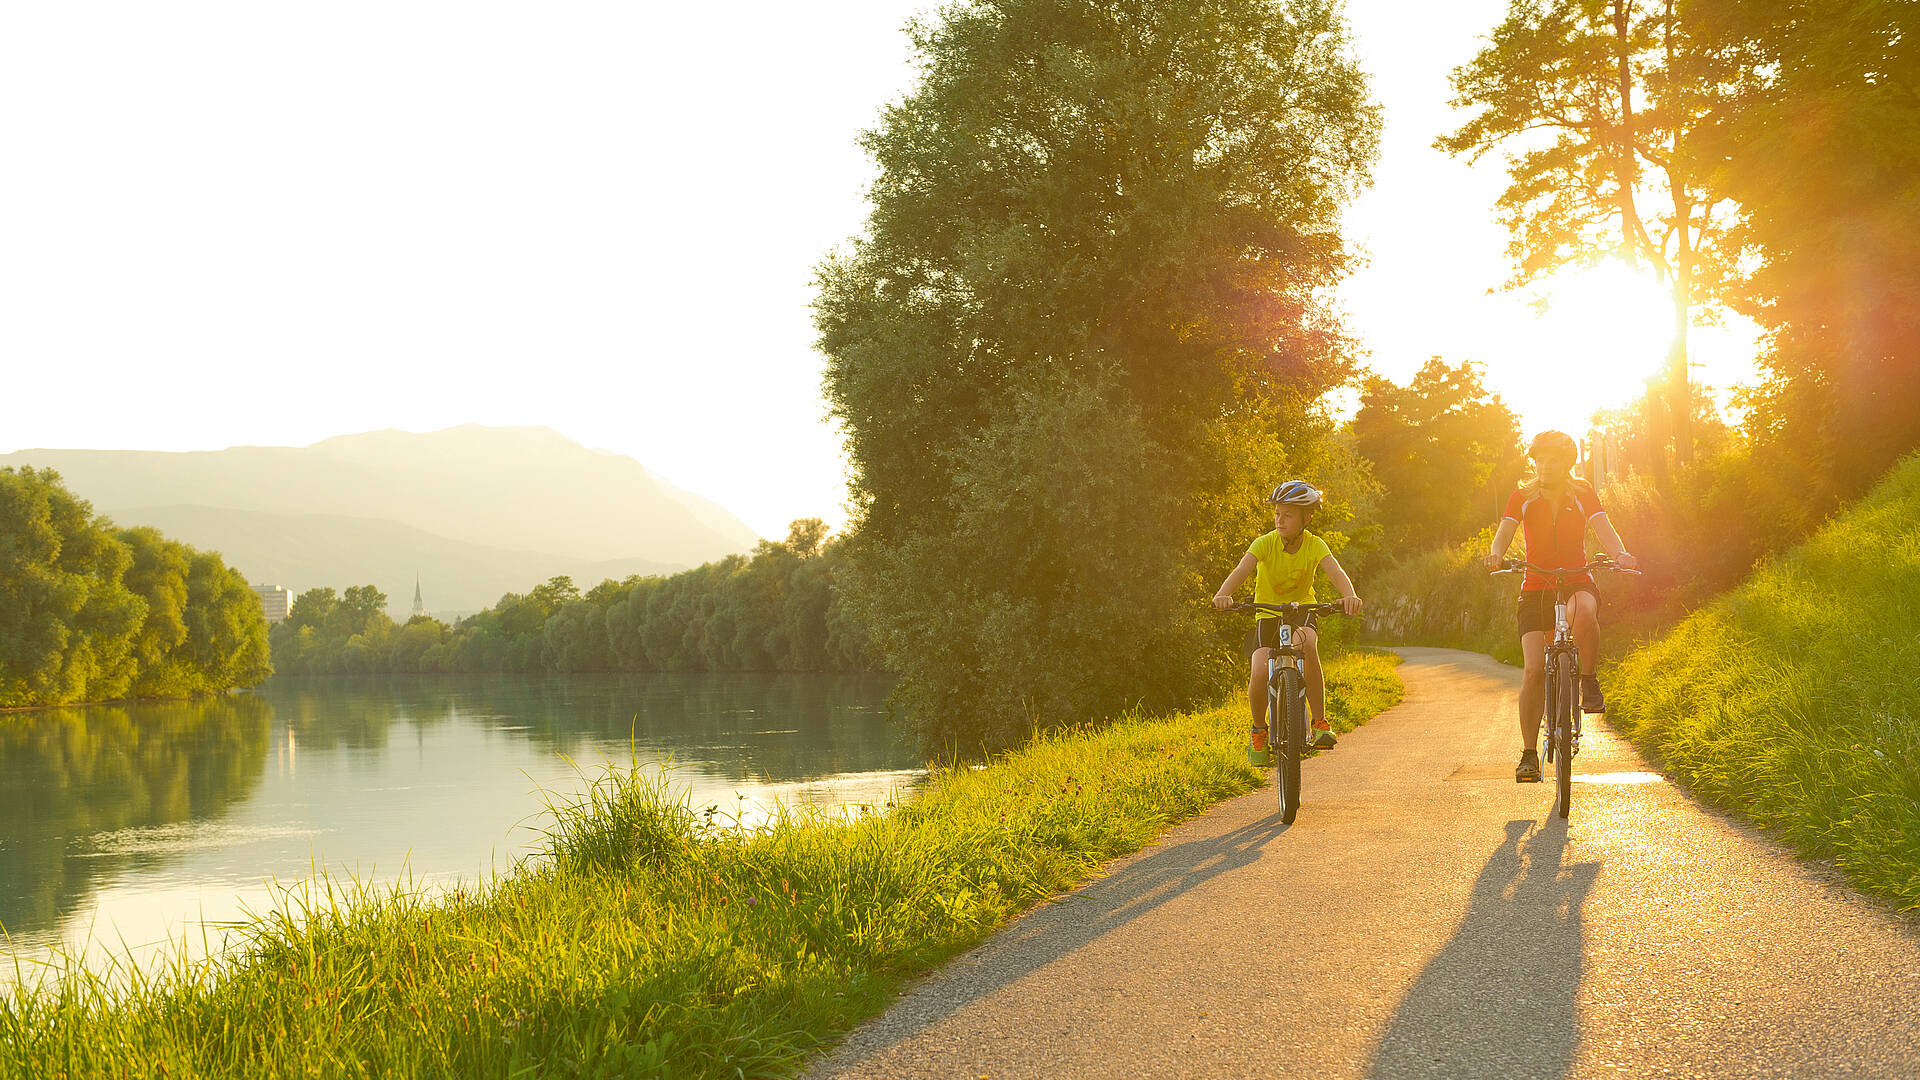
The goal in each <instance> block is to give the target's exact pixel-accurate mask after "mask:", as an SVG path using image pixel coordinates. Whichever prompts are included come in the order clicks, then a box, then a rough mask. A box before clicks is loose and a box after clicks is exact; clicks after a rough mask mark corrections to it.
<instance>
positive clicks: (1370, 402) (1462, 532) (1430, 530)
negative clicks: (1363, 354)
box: [1353, 356, 1521, 556]
mask: <svg viewBox="0 0 1920 1080" xmlns="http://www.w3.org/2000/svg"><path fill="white" fill-rule="evenodd" d="M1353 437H1354V445H1355V448H1356V449H1357V450H1358V451H1359V452H1360V454H1361V456H1363V457H1365V458H1366V459H1367V460H1368V461H1369V462H1371V463H1372V465H1373V476H1374V479H1375V480H1377V481H1379V483H1380V485H1381V487H1382V488H1384V489H1385V492H1384V496H1383V498H1382V499H1381V503H1380V516H1379V524H1380V525H1381V526H1382V532H1383V536H1384V538H1385V541H1386V546H1387V549H1388V551H1390V552H1391V553H1393V554H1394V555H1396V556H1405V555H1408V554H1411V553H1413V552H1418V551H1424V550H1426V549H1428V548H1432V547H1439V546H1442V545H1446V544H1451V543H1454V542H1456V541H1459V540H1462V539H1465V538H1466V537H1469V536H1472V535H1473V534H1474V533H1475V532H1477V531H1479V529H1480V528H1481V527H1482V526H1484V525H1485V524H1486V523H1487V521H1488V520H1489V514H1488V511H1489V510H1492V511H1493V514H1494V515H1495V516H1497V515H1498V513H1499V501H1500V499H1503V498H1505V495H1506V492H1507V490H1509V489H1510V488H1511V487H1512V484H1513V481H1514V479H1515V478H1516V477H1517V476H1518V475H1519V473H1520V462H1521V448H1520V425H1519V422H1518V421H1517V420H1516V419H1515V418H1514V415H1513V411H1512V410H1511V409H1508V408H1507V406H1506V404H1505V403H1504V402H1502V401H1501V400H1500V396H1499V395H1498V394H1492V393H1489V392H1488V391H1487V389H1486V387H1485V386H1484V385H1483V384H1482V383H1481V381H1480V372H1479V371H1478V370H1476V369H1475V368H1474V366H1473V365H1472V364H1470V363H1462V364H1460V365H1458V366H1453V365H1449V364H1448V363H1447V362H1446V361H1444V360H1442V359H1440V358H1439V357H1437V356H1436V357H1434V358H1433V359H1431V360H1429V361H1427V362H1426V364H1425V365H1423V366H1422V367H1421V368H1420V370H1419V371H1418V372H1415V373H1414V376H1413V378H1411V379H1409V380H1408V381H1407V385H1405V386H1397V385H1395V384H1394V383H1393V382H1392V381H1390V380H1388V379H1383V378H1380V377H1378V376H1370V377H1369V378H1367V379H1366V381H1365V382H1364V383H1363V384H1362V390H1361V395H1360V409H1359V411H1358V412H1357V413H1355V414H1354V418H1353Z"/></svg>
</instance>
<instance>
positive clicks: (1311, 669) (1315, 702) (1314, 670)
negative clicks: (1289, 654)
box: [1293, 626, 1327, 724]
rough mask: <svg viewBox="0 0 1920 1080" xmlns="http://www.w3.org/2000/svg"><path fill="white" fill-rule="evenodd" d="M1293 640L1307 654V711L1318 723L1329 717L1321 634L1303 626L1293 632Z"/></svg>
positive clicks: (1304, 664) (1305, 661)
mask: <svg viewBox="0 0 1920 1080" xmlns="http://www.w3.org/2000/svg"><path fill="white" fill-rule="evenodd" d="M1293 640H1294V641H1295V642H1298V643H1299V645H1300V651H1301V652H1302V653H1303V654H1305V655H1304V657H1303V663H1302V666H1303V667H1305V668H1306V669H1307V670H1306V676H1307V712H1308V714H1309V715H1311V716H1312V717H1313V722H1314V723H1316V724H1317V723H1319V722H1320V721H1322V720H1325V719H1326V718H1327V684H1326V681H1325V680H1324V679H1322V678H1321V676H1320V634H1319V632H1318V631H1316V630H1314V628H1313V627H1311V626H1303V627H1301V628H1300V629H1298V630H1295V631H1294V632H1293Z"/></svg>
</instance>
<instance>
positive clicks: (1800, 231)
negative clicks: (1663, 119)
mask: <svg viewBox="0 0 1920 1080" xmlns="http://www.w3.org/2000/svg"><path fill="white" fill-rule="evenodd" d="M1688 12H1689V15H1690V16H1691V17H1692V18H1694V19H1695V20H1696V21H1698V22H1699V23H1700V24H1701V25H1702V26H1703V27H1705V28H1706V31H1707V32H1710V35H1711V39H1712V41H1713V43H1714V47H1715V49H1716V50H1717V54H1718V56H1719V57H1720V63H1722V64H1724V65H1728V66H1731V65H1736V64H1737V65H1741V66H1743V67H1744V68H1745V69H1746V70H1748V71H1750V72H1751V76H1750V77H1749V78H1748V79H1746V80H1745V81H1744V82H1743V83H1742V84H1741V86H1740V93H1739V94H1738V95H1737V96H1736V97H1734V98H1733V100H1732V102H1731V104H1730V105H1729V107H1728V108H1727V109H1726V110H1724V112H1723V114H1722V115H1721V116H1720V118H1719V122H1718V123H1717V124H1716V125H1715V127H1714V128H1713V131H1712V136H1713V138H1712V143H1711V148H1712V151H1713V156H1714V159H1715V160H1716V161H1717V162H1718V163H1719V167H1718V172H1717V173H1716V176H1715V179H1716V182H1717V183H1718V184H1719V186H1721V187H1722V188H1723V189H1724V190H1725V191H1726V192H1727V193H1728V194H1729V195H1730V196H1731V197H1732V198H1734V199H1736V200H1738V202H1739V204H1740V207H1741V211H1742V214H1741V218H1740V220H1739V222H1738V226H1737V228H1735V229H1734V231H1733V234H1732V240H1733V242H1734V243H1735V244H1736V245H1737V246H1738V250H1739V252H1740V254H1741V256H1742V258H1741V265H1742V266H1743V267H1744V268H1746V269H1747V270H1748V271H1749V272H1747V273H1745V274H1743V275H1742V276H1741V277H1740V279H1739V280H1738V282H1737V287H1736V289H1735V291H1734V303H1735V306H1736V307H1738V308H1739V309H1740V310H1742V311H1744V312H1746V313H1747V314H1749V315H1750V316H1752V317H1753V318H1754V319H1755V320H1756V321H1757V322H1758V323H1759V324H1760V325H1761V326H1762V327H1763V328H1764V329H1765V330H1766V332H1767V342H1766V346H1767V347H1766V351H1765V352H1764V353H1763V354H1762V356H1761V360H1762V362H1763V364H1764V365H1765V367H1766V370H1767V374H1768V376H1769V378H1768V380H1767V382H1766V383H1765V384H1764V385H1763V386H1762V387H1760V388H1759V391H1758V392H1757V393H1755V394H1753V395H1751V396H1750V397H1749V399H1748V401H1747V404H1748V405H1749V406H1750V408H1751V413H1750V419H1749V428H1750V430H1752V432H1753V434H1754V437H1755V442H1756V446H1755V455H1756V464H1757V468H1756V470H1755V473H1756V476H1755V479H1756V482H1757V483H1759V484H1760V485H1761V486H1762V488H1763V491H1762V492H1761V493H1760V497H1761V498H1763V499H1764V500H1765V501H1766V502H1767V503H1768V504H1769V505H1773V506H1778V507H1780V508H1781V509H1782V510H1784V511H1785V512H1787V513H1789V514H1792V515H1793V516H1794V517H1795V518H1798V519H1799V522H1800V524H1801V526H1802V527H1803V528H1805V527H1810V526H1811V525H1813V524H1817V523H1818V522H1819V521H1820V520H1821V519H1822V518H1823V517H1824V516H1825V515H1826V514H1827V513H1828V512H1829V511H1830V510H1831V509H1832V508H1833V507H1834V506H1835V505H1836V504H1837V503H1838V502H1839V501H1840V500H1842V499H1846V498H1851V497H1853V496H1855V495H1858V494H1859V493H1861V492H1863V491H1865V490H1866V488H1867V487H1868V486H1869V485H1870V484H1872V483H1873V481H1874V480H1875V479H1876V478H1878V477H1879V476H1880V475H1881V474H1882V473H1883V472H1884V471H1885V470H1886V469H1887V468H1888V467H1889V466H1890V465H1892V463H1893V462H1894V460H1895V459H1897V458H1898V457H1899V456H1900V455H1901V454H1902V453H1903V452H1905V451H1906V450H1908V449H1910V448H1911V447H1913V446H1915V445H1920V7H1916V6H1915V5H1914V4H1912V3H1906V2H1899V0H1790V2H1779V3H1768V4H1752V3H1735V2H1733V0H1692V2H1691V3H1690V4H1689V5H1688ZM1790 520H1791V519H1790Z"/></svg>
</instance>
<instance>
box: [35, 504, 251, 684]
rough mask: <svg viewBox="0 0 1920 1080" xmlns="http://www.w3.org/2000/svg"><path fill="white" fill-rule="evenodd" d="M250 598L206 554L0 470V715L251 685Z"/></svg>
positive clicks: (233, 577)
mask: <svg viewBox="0 0 1920 1080" xmlns="http://www.w3.org/2000/svg"><path fill="white" fill-rule="evenodd" d="M271 672H272V669H271V667H269V665H268V662H267V630H266V623H265V621H264V620H263V619H261V617H260V601H259V599H258V598H257V597H256V596H254V594H253V590H252V589H250V588H248V587H247V584H246V582H245V580H244V579H242V578H241V577H240V576H239V575H238V574H236V573H235V572H233V571H232V570H229V569H228V568H227V567H226V565H225V564H224V563H222V562H221V560H220V557H219V556H218V555H213V554H207V553H202V552H197V551H194V550H193V549H192V548H189V547H186V546H184V545H181V544H177V543H174V542H173V541H170V540H167V539H166V538H165V537H163V536H161V535H160V534H159V533H157V532H154V531H153V530H151V529H128V530H118V529H115V528H114V527H113V524H112V523H111V522H109V521H107V520H106V519H105V518H101V517H98V516H96V515H95V514H94V513H93V508H92V507H91V506H89V505H88V504H87V502H86V501H85V500H83V499H78V498H75V497H74V496H73V494H72V493H71V492H69V491H67V490H66V488H65V486H64V485H63V484H62V483H61V482H60V478H59V475H58V474H57V473H55V472H54V471H53V470H51V469H41V470H35V469H32V468H25V469H13V468H6V469H0V708H4V707H12V706H22V705H62V704H68V703H72V702H80V701H104V700H110V699H115V698H123V697H128V696H134V695H137V696H155V697H185V696H191V695H195V694H202V693H215V692H219V691H224V690H229V689H232V688H234V687H237V686H252V685H254V684H255V683H258V682H259V681H261V680H262V679H264V678H266V677H267V675H269V674H271Z"/></svg>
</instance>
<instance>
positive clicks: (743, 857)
mask: <svg viewBox="0 0 1920 1080" xmlns="http://www.w3.org/2000/svg"><path fill="white" fill-rule="evenodd" d="M1391 663H1392V662H1391V660H1390V659H1389V658H1384V657H1380V656H1374V655H1354V656H1347V657H1341V658H1339V659H1336V660H1332V661H1330V662H1329V664H1328V680H1329V697H1330V699H1331V700H1332V701H1333V702H1335V703H1336V705H1335V706H1334V709H1333V710H1332V711H1331V716H1332V719H1333V721H1334V722H1335V724H1336V725H1337V726H1339V727H1340V728H1341V729H1342V730H1350V729H1351V727H1352V726H1353V724H1355V723H1357V722H1360V721H1362V720H1364V719H1366V718H1367V717H1370V716H1372V715H1374V714H1376V713H1378V712H1379V711H1381V710H1382V709H1385V708H1387V707H1388V706H1390V705H1392V704H1393V703H1394V702H1397V701H1398V700H1399V697H1400V693H1401V688H1400V683H1399V680H1398V678H1397V677H1396V676H1395V675H1394V674H1393V672H1392V670H1391ZM1245 739H1246V717H1245V714H1244V706H1239V705H1234V706H1230V707H1224V708H1221V709H1216V710H1213V711H1210V712H1205V713H1198V714H1190V715H1183V716H1174V717H1162V718H1144V717H1134V718H1129V719H1124V720H1121V721H1118V722H1116V723H1113V724H1111V725H1108V726H1106V727H1104V728H1101V729H1098V730H1083V731H1070V732H1056V733H1052V734H1048V735H1045V736H1043V737H1041V738H1040V739H1038V740H1037V741H1035V742H1034V743H1033V744H1031V745H1029V746H1028V747H1026V748H1024V749H1022V750H1020V751H1018V752H1016V753H1012V754H1009V755H1007V756H1005V757H1003V758H1000V759H996V760H995V761H993V762H991V763H989V764H988V765H986V766H985V767H980V768H971V767H967V766H964V765H958V766H955V767H951V768H946V769H941V770H937V771H936V772H935V773H934V775H933V776H932V777H931V779H930V781H929V783H928V784H927V785H926V787H925V788H924V789H922V790H921V791H920V792H918V793H917V794H916V795H915V796H914V797H913V798H911V799H910V800H908V801H905V802H904V803H903V804H902V805H900V806H898V807H895V808H893V809H892V810H891V811H890V812H867V813H862V814H859V815H858V816H856V817H854V818H852V819H847V818H845V817H843V816H840V815H834V814H825V813H804V812H799V811H788V812H786V813H784V814H781V815H779V816H777V817H776V818H775V819H774V820H773V821H771V822H770V823H767V824H765V825H763V826H759V827H754V828H745V829H743V828H729V827H727V825H728V823H727V822H725V821H724V820H721V819H720V816H719V815H718V814H717V813H709V812H707V811H706V810H704V809H703V808H699V807H695V806H692V805H690V804H689V803H688V802H687V801H686V795H685V794H684V789H681V788H678V787H676V786H675V785H674V784H673V782H672V774H671V773H670V772H662V771H660V770H657V769H637V770H636V769H611V768H610V769H608V770H607V771H605V772H604V773H603V774H601V775H599V776H598V777H596V778H594V779H595V782H594V783H593V784H592V785H591V786H590V787H589V789H588V790H587V792H586V793H585V794H584V795H582V796H581V797H580V798H579V799H578V800H576V801H573V802H570V803H567V804H564V805H561V806H558V807H556V814H555V816H554V824H553V825H552V827H551V831H550V832H549V834H548V848H549V852H548V854H549V856H550V857H549V858H546V859H543V860H540V861H538V862H537V863H530V864H523V865H522V866H521V867H520V868H518V869H517V870H516V872H515V873H513V874H511V875H509V876H508V877H506V878H504V879H502V880H501V881H498V882H496V883H493V884H491V885H489V886H486V887H483V888H478V889H474V890H469V891H456V892H454V893H451V894H448V895H444V896H439V897H436V898H433V899H428V898H426V897H423V896H421V895H420V894H417V893H411V892H407V891H405V890H400V889H388V890H381V889H375V888H366V887H359V888H352V889H349V890H347V891H345V892H341V891H338V890H334V889H331V888H330V887H327V886H325V885H324V884H323V885H321V886H319V887H317V888H316V889H315V890H314V891H311V892H308V893H306V894H305V895H304V899H303V900H301V901H300V902H298V903H296V904H294V905H293V906H292V908H291V909H290V910H289V911H286V912H282V913H280V914H277V915H275V916H273V917H271V918H269V919H268V920H265V921H262V922H260V923H258V924H256V925H254V926H252V927H250V928H248V930H247V931H246V935H247V936H246V941H245V943H244V945H243V947H241V948H240V949H238V950H237V951H235V952H233V953H231V954H228V955H226V956H223V957H216V958H213V959H209V960H204V961H199V962H188V961H186V960H179V961H176V962H175V963H174V964H173V965H172V966H171V967H168V968H166V969H165V970H163V971H161V972H159V973H157V974H154V975H151V976H140V975H136V976H134V977H132V978H131V979H130V981H126V982H117V981H115V980H112V979H108V978H103V977H102V976H101V975H100V974H99V973H95V972H89V971H87V970H85V969H84V968H80V967H78V966H74V965H69V966H68V967H66V968H64V969H61V970H58V971H56V972H55V973H54V974H53V975H52V976H51V977H50V978H49V980H48V981H47V982H46V983H45V984H44V985H42V986H41V987H40V988H39V989H38V991H36V992H23V993H20V994H18V995H16V996H15V997H14V998H13V999H11V1000H8V999H4V998H0V1077H5V1078H12V1077H35V1078H55V1077H82V1076H87V1077H91V1076H111V1077H118V1076H138V1077H162V1076H165V1077H249V1078H251V1077H289V1078H291V1077H311V1076H319V1077H360V1076H385V1077H391V1076H407V1077H416V1076H418V1077H462V1078H465V1077H521V1076H555V1077H570V1076H595V1077H600V1076H608V1077H610V1076H649V1077H652V1076H661V1077H759V1076H783V1075H788V1074H790V1073H792V1072H793V1071H794V1070H795V1069H796V1068H797V1067H798V1066H799V1064H800V1062H801V1061H802V1060H803V1059H804V1057H805V1055H806V1054H807V1053H808V1052H809V1051H810V1050H813V1049H814V1048H815V1047H817V1046H819V1045H821V1044H822V1043H823V1042H824V1041H826V1040H829V1039H831V1038H833V1037H834V1036H835V1035H836V1034H838V1033H839V1032H842V1031H844V1030H846V1029H847V1028H848V1027H850V1026H851V1025H852V1024H854V1023H855V1022H857V1021H858V1020H860V1019H862V1018H864V1017H867V1016H870V1015H873V1014H874V1013H875V1012H877V1011H878V1010H879V1009H880V1008H881V1007H882V1006H883V1005H884V1004H885V1002H886V1001H887V1000H888V999H889V998H890V997H891V996H892V994H893V993H894V991H895V990H896V989H897V988H898V987H899V986H900V985H901V984H902V982H903V981H904V980H906V979H908V978H910V977H912V976H913V975H915V974H918V973H920V972H922V971H925V970H927V969H928V968H930V967H931V966H933V965H935V964H938V963H939V962H940V961H942V960H943V959H945V958H947V957H949V956H951V955H953V954H954V953H955V952H957V951H959V950H962V949H965V948H967V947H969V946H971V945H973V944H975V943H977V942H978V941H980V940H981V939H982V938H983V937H985V935H986V934H987V933H988V932H990V931H991V930H992V929H993V928H994V927H996V926H998V925H999V924H1001V923H1002V922H1004V921H1005V920H1006V919H1007V918H1008V917H1010V916H1011V915H1013V914H1015V913H1017V912H1018V911H1020V910H1022V909H1024V908H1026V907H1028V906H1030V905H1032V904H1034V903H1036V902H1038V901H1041V900H1043V899H1045V898H1047V897H1049V896H1051V895H1053V894H1054V893H1056V892H1058V891H1059V890H1061V889H1064V888H1066V887H1068V886H1070V885H1072V884H1073V883H1075V882H1076V881H1078V880H1080V879H1082V878H1084V877H1085V876H1086V875H1087V874H1089V873H1091V872H1093V871H1094V869H1095V868H1096V867H1097V866H1098V865H1099V864H1100V863H1101V862H1103V861H1105V860H1107V859H1110V858H1113V857H1115V856H1118V855H1122V854H1125V853H1128V852H1131V851H1134V850H1137V849H1138V848H1140V847H1141V846H1143V845H1144V844H1146V843H1147V842H1148V841H1150V840H1151V839H1152V838H1153V837H1154V836H1155V835H1156V834H1157V833H1159V832H1160V831H1161V830H1162V829H1164V828H1165V827H1167V826H1168V825H1169V824H1171V823H1173V822H1176V821H1179V820H1181V819H1183V818H1186V817H1188V816H1190V815H1192V814H1194V813H1197V812H1198V811H1200V810H1201V809H1203V808H1205V807H1207V806H1208V805H1210V804H1212V803H1214V802H1216V801H1218V800H1220V799H1223V798H1226V797H1229V796H1232V795H1235V794H1238V793H1241V792H1244V791H1248V790H1251V789H1252V788H1254V787H1255V786H1257V785H1258V784H1259V783H1260V782H1261V780H1262V778H1263V774H1262V773H1261V772H1257V771H1255V770H1254V769H1252V768H1250V767H1249V766H1248V765H1247V764H1246V755H1245V752H1244V749H1243V748H1244V746H1245Z"/></svg>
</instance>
